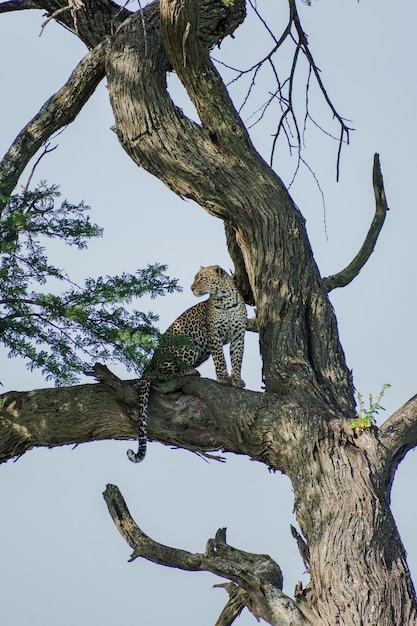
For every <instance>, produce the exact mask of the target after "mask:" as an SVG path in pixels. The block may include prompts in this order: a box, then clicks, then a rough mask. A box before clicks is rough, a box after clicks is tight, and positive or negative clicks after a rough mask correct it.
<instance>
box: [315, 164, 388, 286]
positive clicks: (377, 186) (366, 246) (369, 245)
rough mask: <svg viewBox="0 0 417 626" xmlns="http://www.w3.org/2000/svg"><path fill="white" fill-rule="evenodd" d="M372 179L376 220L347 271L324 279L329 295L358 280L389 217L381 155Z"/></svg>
mask: <svg viewBox="0 0 417 626" xmlns="http://www.w3.org/2000/svg"><path fill="white" fill-rule="evenodd" d="M372 179H373V187H374V195H375V215H374V219H373V220H372V224H371V226H370V228H369V231H368V234H367V235H366V238H365V241H364V243H363V245H362V247H361V249H360V250H359V252H358V254H357V255H356V256H355V258H354V259H353V261H351V263H349V265H348V266H347V267H345V269H344V270H342V271H341V272H338V273H337V274H334V275H333V276H329V277H328V278H324V279H323V285H324V287H325V289H326V291H327V293H329V292H330V291H332V289H336V288H337V287H346V285H348V284H349V283H350V282H352V280H353V279H354V278H356V276H357V275H358V274H359V272H360V271H361V269H362V268H363V266H364V265H365V264H366V262H367V261H368V259H369V257H370V256H371V254H372V252H373V251H374V248H375V245H376V242H377V240H378V237H379V234H380V232H381V229H382V226H383V224H384V221H385V217H386V215H387V211H388V210H389V208H388V204H387V199H386V196H385V190H384V181H383V178H382V172H381V164H380V161H379V154H375V155H374V166H373V173H372Z"/></svg>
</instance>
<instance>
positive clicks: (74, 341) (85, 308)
mask: <svg viewBox="0 0 417 626" xmlns="http://www.w3.org/2000/svg"><path fill="white" fill-rule="evenodd" d="M59 196H60V193H59V190H58V187H57V186H56V185H52V186H49V187H48V186H47V185H46V183H44V182H43V183H40V184H39V185H38V187H36V188H35V189H34V190H33V191H30V190H28V189H27V187H25V188H24V189H23V191H22V192H21V193H20V194H14V195H11V196H10V197H9V198H8V199H7V198H2V200H3V201H4V202H3V204H4V207H5V208H4V211H3V214H2V218H1V220H0V343H2V344H3V345H4V346H5V347H6V349H7V350H8V355H9V357H15V356H20V357H23V358H24V359H25V360H27V361H28V367H29V369H34V368H40V369H41V370H42V372H43V374H44V375H45V376H46V378H47V379H53V380H54V381H55V382H56V383H57V384H67V383H73V382H75V381H77V380H78V377H79V374H80V373H81V372H82V371H84V370H86V369H89V368H91V364H92V362H94V361H96V360H98V359H99V360H104V361H109V360H118V361H119V362H122V363H123V364H124V365H125V366H126V367H127V369H128V370H133V371H135V372H136V373H140V371H141V369H142V368H143V366H144V364H145V363H146V362H147V358H148V355H149V353H150V352H151V351H152V350H153V349H154V347H155V342H156V341H157V340H158V338H159V333H158V330H157V329H156V328H155V326H154V324H155V322H156V321H157V319H158V318H157V316H156V315H154V314H153V313H151V312H148V313H144V312H141V311H136V310H129V308H127V305H130V304H131V302H132V300H134V299H137V298H140V297H142V296H144V295H150V296H151V297H156V296H158V295H164V294H165V293H171V292H172V291H174V290H178V286H177V281H176V280H171V279H170V278H169V277H168V276H166V274H165V271H166V266H164V265H160V264H155V265H148V266H147V267H146V268H145V269H141V270H138V271H137V272H136V273H135V274H128V273H123V274H122V275H120V276H106V277H98V278H96V279H93V278H87V279H86V280H85V283H84V285H82V286H80V285H78V284H76V283H75V282H73V281H72V280H71V279H70V277H69V276H68V275H67V274H66V272H65V271H63V270H61V269H59V268H57V267H55V266H54V265H52V264H50V263H49V261H48V258H47V256H46V254H45V249H44V247H43V245H42V243H41V242H42V241H44V240H45V239H55V240H61V241H62V242H63V243H65V244H67V245H70V246H75V247H76V248H78V249H80V250H81V249H84V248H86V246H87V243H88V241H89V240H90V239H92V238H95V237H99V236H101V234H102V230H101V228H99V227H98V226H97V225H96V224H92V223H91V221H90V218H89V216H88V214H87V210H88V209H89V207H87V206H86V205H85V204H84V203H83V202H81V203H80V204H78V205H73V204H71V203H69V202H68V201H67V200H64V201H63V202H61V204H60V206H56V200H57V198H59ZM46 283H47V284H48V287H50V286H51V284H54V285H55V286H56V285H57V283H58V285H59V284H60V283H61V284H62V283H63V284H64V285H65V286H66V288H65V290H64V291H63V292H61V293H59V295H57V293H55V291H61V287H60V288H59V290H58V289H55V290H53V291H47V290H46V289H42V288H41V286H44V285H46Z"/></svg>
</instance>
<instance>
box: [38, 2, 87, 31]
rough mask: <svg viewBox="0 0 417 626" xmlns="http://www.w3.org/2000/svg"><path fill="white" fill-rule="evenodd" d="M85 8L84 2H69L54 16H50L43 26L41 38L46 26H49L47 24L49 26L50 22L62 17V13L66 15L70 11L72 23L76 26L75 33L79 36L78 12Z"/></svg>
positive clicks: (54, 13)
mask: <svg viewBox="0 0 417 626" xmlns="http://www.w3.org/2000/svg"><path fill="white" fill-rule="evenodd" d="M84 7H85V5H84V2H83V1H82V0H68V4H67V6H65V7H61V8H60V9H57V10H56V11H54V12H53V13H52V15H50V16H49V17H48V18H47V19H46V20H45V21H44V22H43V24H42V26H41V32H40V33H39V37H40V36H41V35H42V33H43V31H44V29H45V26H47V24H49V22H50V21H51V20H53V19H55V18H56V17H58V15H61V13H65V12H66V11H69V12H70V13H71V17H72V22H73V25H74V32H76V33H77V35H78V21H77V11H79V10H80V9H83V8H84Z"/></svg>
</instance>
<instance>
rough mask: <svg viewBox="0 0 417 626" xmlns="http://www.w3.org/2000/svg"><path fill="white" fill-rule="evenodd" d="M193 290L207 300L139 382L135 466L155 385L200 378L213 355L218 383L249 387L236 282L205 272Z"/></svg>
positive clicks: (163, 345)
mask: <svg viewBox="0 0 417 626" xmlns="http://www.w3.org/2000/svg"><path fill="white" fill-rule="evenodd" d="M191 291H192V292H193V294H194V295H195V296H197V297H201V296H203V295H206V294H208V295H209V297H208V298H207V299H206V300H204V301H203V302H199V303H198V304H196V305H194V306H192V307H190V308H189V309H187V310H186V311H184V313H182V314H181V315H180V316H179V317H178V318H177V319H176V320H175V321H174V322H173V323H172V324H171V325H170V326H169V328H168V329H167V330H166V332H165V333H164V334H163V335H162V337H161V339H160V341H159V343H158V346H157V347H156V349H155V351H154V354H153V356H152V358H151V360H150V362H149V363H148V365H147V366H146V367H145V369H144V371H143V373H142V377H141V378H140V380H139V383H138V387H137V391H138V415H139V419H138V430H139V435H138V451H137V452H134V451H133V450H128V451H127V456H128V458H129V460H130V461H132V462H134V463H140V462H141V461H143V459H144V458H145V455H146V447H147V416H148V402H149V393H150V389H151V385H152V383H153V382H155V381H158V380H168V379H171V378H175V377H177V376H186V375H191V374H194V375H195V374H197V375H199V372H198V371H197V370H196V368H197V367H199V366H200V365H201V364H202V363H204V362H205V361H207V359H208V358H209V357H210V355H211V356H212V357H213V361H214V366H215V371H216V378H217V382H218V383H221V384H224V385H232V386H233V387H238V388H243V387H245V382H244V381H243V380H242V377H241V369H242V361H243V351H244V338H245V330H246V321H247V312H246V306H245V302H244V300H243V298H242V296H241V294H240V292H239V290H238V288H237V286H236V284H235V281H234V280H233V277H232V276H231V275H230V274H228V272H226V270H224V269H222V268H221V267H220V266H219V265H210V266H208V267H201V268H200V269H199V271H198V272H197V274H196V275H195V278H194V282H193V284H192V285H191ZM226 344H230V361H231V373H230V375H229V373H228V370H227V365H226V359H225V355H224V352H223V346H224V345H226Z"/></svg>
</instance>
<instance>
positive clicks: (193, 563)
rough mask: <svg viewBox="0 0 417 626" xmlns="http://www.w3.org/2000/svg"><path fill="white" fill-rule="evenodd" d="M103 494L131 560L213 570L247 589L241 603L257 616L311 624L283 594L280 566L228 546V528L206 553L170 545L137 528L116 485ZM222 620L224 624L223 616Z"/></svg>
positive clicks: (210, 543)
mask: <svg viewBox="0 0 417 626" xmlns="http://www.w3.org/2000/svg"><path fill="white" fill-rule="evenodd" d="M103 495H104V499H105V501H106V504H107V507H108V509H109V513H110V515H111V516H112V518H113V521H114V523H115V525H116V527H117V529H118V530H119V532H120V534H121V535H122V537H123V539H124V540H125V541H126V542H127V543H128V544H129V545H130V546H131V548H132V549H133V554H132V556H131V558H130V560H131V561H133V560H134V559H136V558H137V557H143V558H145V559H147V560H149V561H152V562H153V563H158V564H160V565H166V566H168V567H175V568H178V569H182V570H186V571H208V572H212V573H213V574H217V575H218V576H221V577H223V578H227V579H228V580H230V581H232V582H233V583H235V585H238V586H239V588H241V589H243V590H244V592H245V594H246V595H245V596H243V595H241V596H240V599H239V600H240V602H241V601H242V600H243V597H245V600H247V606H248V608H249V610H250V611H251V612H252V613H253V614H254V615H255V617H256V618H257V619H264V620H265V621H266V622H267V623H269V624H273V625H277V626H278V625H279V626H285V625H288V626H290V625H292V626H305V625H307V624H310V623H311V622H310V621H309V620H307V619H306V618H305V617H304V616H303V614H302V613H301V611H300V610H299V609H298V608H297V605H296V603H295V602H294V601H293V600H291V598H289V597H288V596H286V595H285V594H283V593H282V573H281V569H280V567H279V565H278V564H277V563H275V561H273V560H272V559H271V557H269V556H267V555H257V554H251V553H249V552H244V551H243V550H238V549H236V548H232V547H231V546H229V545H228V544H227V542H226V529H220V530H218V531H217V533H216V536H215V538H214V539H210V540H209V541H208V543H207V547H206V550H205V552H204V553H201V554H193V553H191V552H187V551H186V550H179V549H176V548H170V547H168V546H164V545H162V544H160V543H158V542H156V541H154V540H153V539H151V538H150V537H148V536H147V535H146V534H145V533H144V532H143V531H142V530H141V529H140V528H139V527H138V525H137V524H136V523H135V521H134V519H133V518H132V516H131V515H130V513H129V510H128V508H127V506H126V503H125V501H124V498H123V496H122V495H121V493H120V491H119V489H118V488H117V487H116V486H115V485H107V488H106V491H105V492H104V494H103ZM228 604H229V603H228ZM223 614H224V611H223ZM235 616H236V615H235ZM233 619H234V618H233ZM233 619H230V618H229V620H228V622H227V623H229V624H231V623H232V621H233ZM222 623H223V624H224V623H225V621H224V619H223V622H222Z"/></svg>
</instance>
